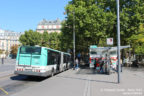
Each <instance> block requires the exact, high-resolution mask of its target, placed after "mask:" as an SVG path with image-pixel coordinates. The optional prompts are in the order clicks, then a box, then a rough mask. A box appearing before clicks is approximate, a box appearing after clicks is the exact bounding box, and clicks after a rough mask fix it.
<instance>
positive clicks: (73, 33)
mask: <svg viewBox="0 0 144 96" xmlns="http://www.w3.org/2000/svg"><path fill="white" fill-rule="evenodd" d="M73 60H74V61H73V62H74V63H73V64H74V68H75V11H73Z"/></svg>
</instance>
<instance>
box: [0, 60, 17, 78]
mask: <svg viewBox="0 0 144 96" xmlns="http://www.w3.org/2000/svg"><path fill="white" fill-rule="evenodd" d="M0 60H1V59H0ZM15 62H16V61H15V59H10V58H7V59H4V64H2V63H1V61H0V77H3V76H6V75H9V74H13V73H14V68H15Z"/></svg>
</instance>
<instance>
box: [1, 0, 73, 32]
mask: <svg viewBox="0 0 144 96" xmlns="http://www.w3.org/2000/svg"><path fill="white" fill-rule="evenodd" d="M69 1H71V0H0V29H4V30H11V31H14V32H24V31H25V30H29V29H32V30H36V27H37V24H38V23H39V22H40V21H41V20H42V19H46V20H56V19H57V18H59V19H60V20H64V18H65V15H64V14H63V13H64V12H65V10H64V7H65V6H66V5H67V4H68V2H69Z"/></svg>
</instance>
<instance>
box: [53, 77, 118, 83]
mask: <svg viewBox="0 0 144 96" xmlns="http://www.w3.org/2000/svg"><path fill="white" fill-rule="evenodd" d="M56 77H59V78H66V79H77V80H84V81H92V82H101V83H112V84H117V82H111V81H103V80H92V79H85V78H77V77H70V76H56Z"/></svg>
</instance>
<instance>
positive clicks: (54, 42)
mask: <svg viewBox="0 0 144 96" xmlns="http://www.w3.org/2000/svg"><path fill="white" fill-rule="evenodd" d="M49 47H50V48H53V49H57V50H61V46H60V33H57V32H52V33H49Z"/></svg>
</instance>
